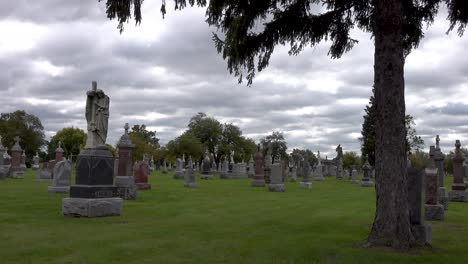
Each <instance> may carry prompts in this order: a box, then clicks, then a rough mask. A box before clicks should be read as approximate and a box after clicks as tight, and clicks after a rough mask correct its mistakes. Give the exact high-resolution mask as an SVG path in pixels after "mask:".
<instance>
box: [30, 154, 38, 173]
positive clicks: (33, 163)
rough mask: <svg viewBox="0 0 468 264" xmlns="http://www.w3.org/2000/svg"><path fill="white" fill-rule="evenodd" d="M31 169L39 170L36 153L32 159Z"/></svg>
mask: <svg viewBox="0 0 468 264" xmlns="http://www.w3.org/2000/svg"><path fill="white" fill-rule="evenodd" d="M31 169H33V170H38V169H39V153H37V152H36V155H35V156H34V157H33V159H32V164H31Z"/></svg>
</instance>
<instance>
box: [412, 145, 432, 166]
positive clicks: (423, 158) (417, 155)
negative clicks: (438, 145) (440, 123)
mask: <svg viewBox="0 0 468 264" xmlns="http://www.w3.org/2000/svg"><path fill="white" fill-rule="evenodd" d="M410 161H411V167H414V168H420V169H423V168H426V167H427V166H428V165H429V153H427V152H424V151H422V150H419V149H418V150H416V151H415V152H412V153H411V155H410Z"/></svg>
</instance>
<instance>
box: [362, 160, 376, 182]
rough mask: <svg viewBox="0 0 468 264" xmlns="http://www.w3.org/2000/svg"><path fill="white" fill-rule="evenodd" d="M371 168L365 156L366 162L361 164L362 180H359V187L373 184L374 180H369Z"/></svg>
mask: <svg viewBox="0 0 468 264" xmlns="http://www.w3.org/2000/svg"><path fill="white" fill-rule="evenodd" d="M371 170H372V167H371V165H370V164H369V160H368V159H367V158H366V162H364V165H363V166H362V173H363V175H362V180H361V187H372V186H374V182H373V181H372V180H371V173H372V172H371Z"/></svg>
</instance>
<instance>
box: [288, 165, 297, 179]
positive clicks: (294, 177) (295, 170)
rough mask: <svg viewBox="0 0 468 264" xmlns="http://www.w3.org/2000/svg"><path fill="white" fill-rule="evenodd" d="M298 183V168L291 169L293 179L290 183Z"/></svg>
mask: <svg viewBox="0 0 468 264" xmlns="http://www.w3.org/2000/svg"><path fill="white" fill-rule="evenodd" d="M296 181H297V169H296V167H292V168H291V177H290V178H289V182H296Z"/></svg>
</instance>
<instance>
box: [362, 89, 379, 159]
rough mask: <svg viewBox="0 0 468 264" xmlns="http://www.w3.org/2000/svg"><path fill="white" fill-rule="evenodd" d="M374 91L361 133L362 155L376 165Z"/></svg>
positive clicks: (366, 110)
mask: <svg viewBox="0 0 468 264" xmlns="http://www.w3.org/2000/svg"><path fill="white" fill-rule="evenodd" d="M374 91H375V89H372V95H371V97H370V99H369V104H368V105H366V109H364V111H365V112H366V114H365V115H364V122H363V123H362V130H361V135H362V137H361V138H359V140H360V141H361V156H362V157H363V158H367V159H368V161H369V163H370V164H371V165H372V166H374V164H375V120H376V115H375V114H376V110H377V108H376V106H375V99H374Z"/></svg>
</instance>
